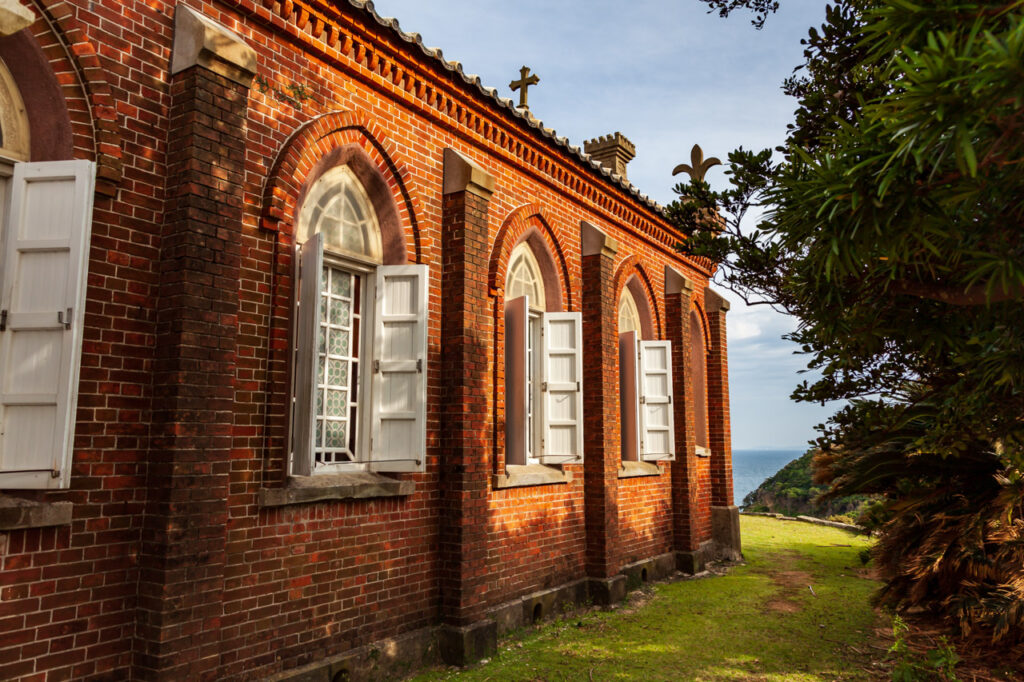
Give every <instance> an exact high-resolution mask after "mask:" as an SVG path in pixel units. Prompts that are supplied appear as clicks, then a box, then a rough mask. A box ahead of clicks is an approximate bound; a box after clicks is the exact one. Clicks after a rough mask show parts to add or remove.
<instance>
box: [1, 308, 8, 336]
mask: <svg viewBox="0 0 1024 682" xmlns="http://www.w3.org/2000/svg"><path fill="white" fill-rule="evenodd" d="M4 331H7V311H6V310H0V332H4Z"/></svg>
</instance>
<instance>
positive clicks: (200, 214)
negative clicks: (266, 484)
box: [135, 66, 248, 680]
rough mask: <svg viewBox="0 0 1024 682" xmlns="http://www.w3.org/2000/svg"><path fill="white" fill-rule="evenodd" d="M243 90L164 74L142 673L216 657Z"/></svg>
mask: <svg viewBox="0 0 1024 682" xmlns="http://www.w3.org/2000/svg"><path fill="white" fill-rule="evenodd" d="M247 90H248V88H247V87H245V86H244V85H242V84H240V83H238V82H236V81H234V80H231V79H228V78H225V77H224V76H222V75H219V74H217V73H214V72H213V71H211V70H209V69H207V68H204V67H201V66H196V67H193V68H189V69H187V70H184V71H182V72H179V73H178V74H176V75H175V76H174V78H173V79H172V81H171V103H172V104H171V112H170V123H169V133H168V147H169V156H168V168H167V178H168V181H167V205H166V206H167V210H166V213H165V221H164V225H163V230H162V235H161V256H160V257H161V262H160V281H161V283H160V298H159V304H158V310H157V348H156V355H155V361H154V367H153V422H154V423H153V437H152V449H151V451H150V455H149V471H148V490H149V499H148V501H147V507H146V517H145V520H144V531H143V538H142V551H141V557H140V564H141V579H140V584H139V604H138V616H137V624H138V628H137V644H136V657H135V671H136V675H135V677H137V678H139V679H148V680H184V679H189V680H204V679H215V677H216V675H217V666H218V665H219V664H220V646H219V645H220V641H219V637H218V636H216V634H214V633H216V632H217V630H218V627H219V619H220V617H221V615H222V606H221V603H222V602H221V597H222V593H223V578H224V566H225V539H226V532H227V495H228V473H229V466H230V465H229V462H230V459H229V453H230V448H231V429H232V422H233V416H232V415H233V408H234V378H235V352H236V337H237V334H238V319H237V318H238V288H239V265H240V257H241V245H240V244H241V239H240V232H241V226H242V181H243V174H244V170H243V166H244V162H245V148H244V144H245V143H244V140H245V135H244V130H245V126H246V108H247V95H248V93H247Z"/></svg>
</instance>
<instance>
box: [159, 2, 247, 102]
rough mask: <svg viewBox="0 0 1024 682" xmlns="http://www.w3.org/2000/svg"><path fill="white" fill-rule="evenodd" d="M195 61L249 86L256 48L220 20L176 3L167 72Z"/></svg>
mask: <svg viewBox="0 0 1024 682" xmlns="http://www.w3.org/2000/svg"><path fill="white" fill-rule="evenodd" d="M197 65H198V66H202V67H204V68H207V69H209V70H210V71H213V72H215V73H219V74H220V75H222V76H224V77H225V78H229V79H231V80H233V81H235V82H236V83H239V84H241V85H244V86H246V87H249V85H250V84H251V83H252V78H253V76H254V75H255V74H256V50H254V49H252V48H251V47H249V45H248V44H246V42H245V40H243V39H242V36H240V35H238V34H237V33H235V32H234V31H232V30H230V29H228V28H227V27H225V26H224V25H223V24H219V23H217V22H216V21H214V20H213V19H211V18H209V17H207V16H205V15H203V14H200V13H199V12H197V11H196V10H194V9H192V8H191V7H186V6H184V5H178V7H177V8H176V9H175V10H174V50H173V52H172V53H171V75H174V74H176V73H179V72H181V71H184V70H185V69H189V68H191V67H193V66H197Z"/></svg>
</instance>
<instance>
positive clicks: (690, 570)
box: [675, 545, 708, 575]
mask: <svg viewBox="0 0 1024 682" xmlns="http://www.w3.org/2000/svg"><path fill="white" fill-rule="evenodd" d="M675 555H676V570H678V571H680V572H681V573H685V574H687V575H697V574H698V573H700V572H701V571H703V570H704V566H705V565H707V563H708V551H707V549H706V547H705V546H704V545H701V548H700V549H695V550H692V551H678V552H676V553H675Z"/></svg>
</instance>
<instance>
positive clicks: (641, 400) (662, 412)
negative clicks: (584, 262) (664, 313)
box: [618, 277, 675, 462]
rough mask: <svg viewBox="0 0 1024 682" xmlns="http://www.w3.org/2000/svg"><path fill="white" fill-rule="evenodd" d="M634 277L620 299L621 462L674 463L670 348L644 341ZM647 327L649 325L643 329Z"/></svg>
mask: <svg viewBox="0 0 1024 682" xmlns="http://www.w3.org/2000/svg"><path fill="white" fill-rule="evenodd" d="M636 286H639V285H638V283H637V280H636V278H635V277H631V278H630V280H629V281H627V283H626V286H624V287H623V288H622V293H621V294H620V295H619V306H618V313H619V410H620V433H621V435H622V460H623V461H624V462H629V461H643V460H647V461H664V460H673V459H675V426H674V424H675V421H674V415H673V409H672V346H671V343H670V342H668V341H659V340H650V339H649V340H644V338H643V336H644V333H643V328H644V324H643V319H642V318H641V315H640V307H639V306H638V305H637V301H636V298H634V292H633V288H634V287H636ZM647 327H648V328H650V327H651V325H650V323H648V325H647Z"/></svg>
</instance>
